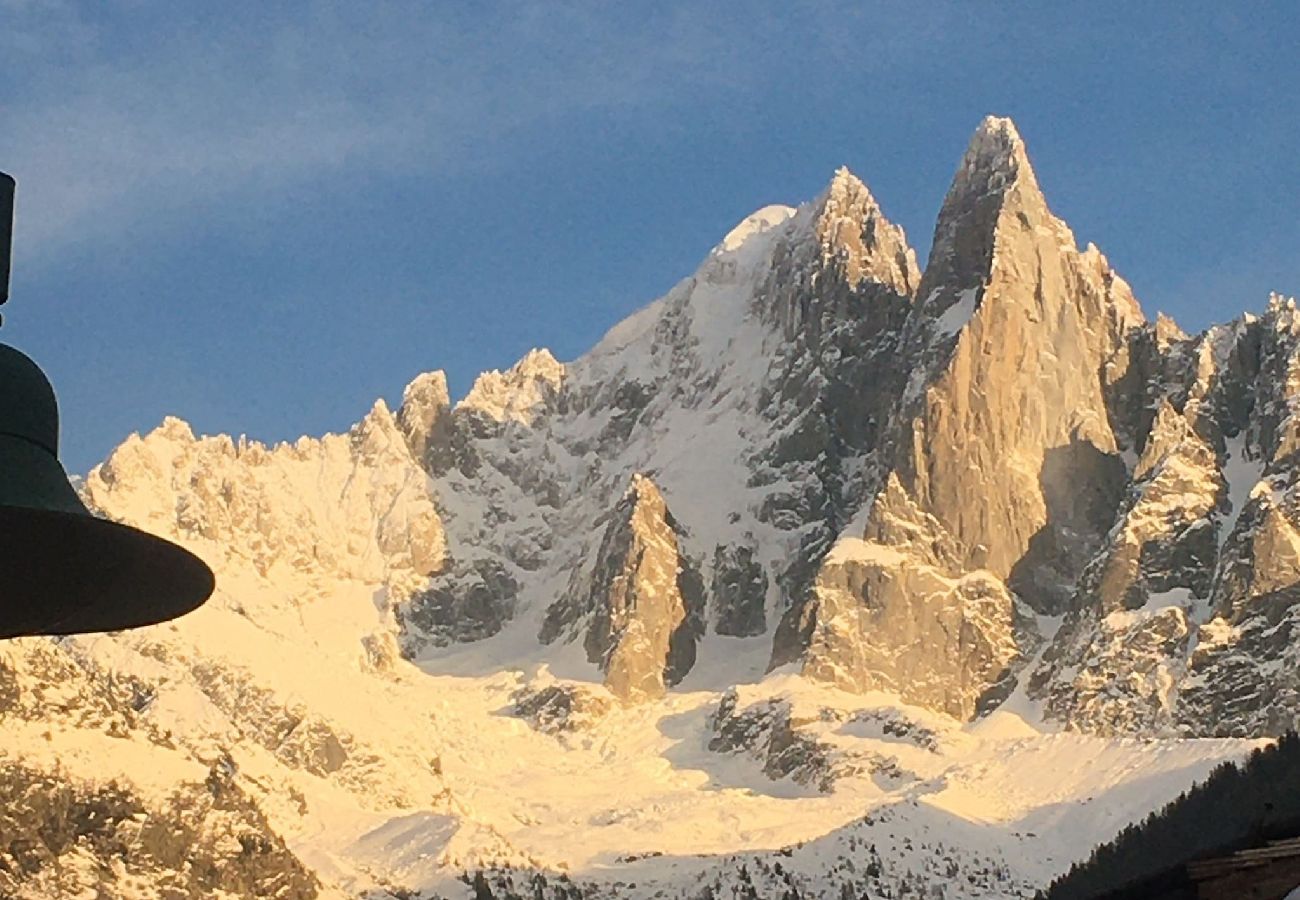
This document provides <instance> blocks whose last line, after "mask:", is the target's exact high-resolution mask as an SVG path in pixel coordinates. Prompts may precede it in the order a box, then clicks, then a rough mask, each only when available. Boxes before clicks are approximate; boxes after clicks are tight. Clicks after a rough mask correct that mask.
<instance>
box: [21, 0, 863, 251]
mask: <svg viewBox="0 0 1300 900" xmlns="http://www.w3.org/2000/svg"><path fill="white" fill-rule="evenodd" d="M606 9H607V8H606V7H602V6H598V5H569V4H553V3H523V4H505V5H501V6H496V7H493V8H492V9H490V10H489V11H488V14H486V15H485V14H483V10H481V9H480V10H476V11H475V13H476V14H475V15H474V16H473V17H471V16H469V15H466V14H459V13H457V12H456V11H455V10H454V9H453V8H452V6H451V5H450V4H434V5H428V6H426V5H414V4H401V3H377V4H366V5H365V6H364V8H362V7H358V6H357V5H354V4H343V3H338V4H334V3H319V4H313V5H311V6H306V7H302V6H298V5H294V6H293V7H292V8H291V9H283V10H275V9H272V8H270V5H266V6H263V5H260V4H238V5H223V6H222V7H221V11H220V12H219V13H215V12H214V13H212V14H209V15H208V16H206V17H203V18H191V17H189V16H188V14H187V13H184V12H182V11H181V9H180V8H177V7H172V6H170V5H167V4H152V3H143V2H142V3H120V4H109V5H107V6H105V7H95V8H94V12H90V11H88V10H89V8H88V7H84V6H71V5H67V4H60V3H42V2H37V0H4V2H3V5H0V16H3V17H4V19H5V20H6V21H5V23H4V26H3V27H0V31H3V33H4V35H5V37H4V38H3V49H4V53H5V56H6V59H7V62H6V64H5V66H4V68H5V70H7V73H8V74H7V76H6V81H8V82H9V88H8V89H7V90H6V91H5V94H6V95H7V99H6V101H5V109H4V120H5V127H4V130H3V133H2V134H0V159H2V160H3V165H4V166H5V167H6V168H8V169H9V170H10V171H13V172H15V173H18V175H19V177H20V182H21V190H22V193H23V197H24V202H23V203H22V204H21V206H20V210H21V214H22V217H23V221H22V227H23V233H24V235H25V240H24V242H23V244H22V245H21V246H20V252H24V253H26V254H30V255H31V256H30V259H29V261H30V262H33V263H36V264H39V263H40V261H41V260H42V259H44V258H48V257H51V256H52V255H53V254H55V253H57V252H58V251H59V250H60V249H62V248H63V247H65V246H67V245H68V244H73V243H77V242H82V241H90V240H96V239H101V238H107V237H111V236H113V235H115V234H119V235H120V234H121V233H122V232H123V231H126V232H131V233H136V232H138V230H139V229H140V228H142V227H148V226H146V225H145V223H146V222H148V221H149V220H150V218H151V217H153V216H158V217H159V219H158V223H159V224H162V223H165V222H166V221H167V218H168V216H169V215H176V214H184V212H185V211H187V210H196V209H205V208H209V207H210V206H211V205H212V204H214V203H220V202H221V201H223V200H227V199H235V200H239V201H241V202H243V201H246V200H247V199H248V197H249V196H250V195H251V194H254V193H256V194H265V193H266V192H268V191H269V190H273V189H274V188H275V187H277V186H280V185H284V184H286V183H290V184H291V183H294V182H299V181H302V180H308V179H314V178H320V177H322V176H328V175H330V174H331V173H335V172H339V171H342V170H344V169H345V168H347V167H367V168H370V169H377V170H380V171H399V172H400V171H418V170H423V171H427V172H434V171H443V172H445V171H446V170H448V169H454V168H456V167H459V166H466V165H485V164H492V163H493V161H494V160H500V158H501V150H500V146H501V145H502V143H503V138H505V137H506V136H508V135H511V134H512V133H515V132H518V131H519V130H521V129H527V128H529V127H531V126H533V125H535V124H537V123H542V122H548V121H554V120H560V119H563V118H564V117H565V116H568V115H573V114H581V113H584V112H590V111H592V110H601V109H606V110H610V111H615V112H617V111H619V110H636V109H638V108H644V107H647V106H656V105H665V104H667V105H671V104H672V103H674V102H675V101H676V100H677V99H679V98H682V97H691V96H696V95H698V93H699V92H712V93H715V94H718V93H721V94H726V93H728V92H731V93H743V92H745V91H749V90H753V89H756V88H757V87H759V86H761V84H762V83H764V82H766V81H768V80H770V79H773V78H779V77H786V76H785V74H784V73H785V70H786V68H787V66H788V62H787V60H785V59H783V58H782V57H781V56H780V55H774V54H773V53H772V52H771V48H772V47H774V46H777V45H779V44H780V43H781V42H782V40H786V41H787V42H788V39H789V38H790V34H789V31H790V26H789V19H788V18H785V19H780V20H778V19H776V18H772V17H764V16H762V15H754V16H752V17H750V18H746V19H743V20H742V19H739V18H738V19H737V20H736V21H734V22H730V23H729V24H728V26H727V27H726V28H722V27H719V19H718V16H717V15H716V11H712V10H707V9H705V8H704V7H685V8H681V9H676V10H671V11H668V12H664V13H662V14H658V15H653V14H652V15H638V16H627V17H626V18H624V17H620V16H612V15H610V14H609V13H608V12H606V11H605V10H606ZM853 14H854V13H853V12H852V11H851V9H850V8H845V9H842V10H839V9H832V8H831V7H830V6H828V5H825V4H817V5H810V6H809V7H808V9H807V15H806V17H804V19H803V21H804V22H805V23H806V33H805V37H806V38H807V39H808V40H809V41H813V42H819V41H820V42H823V46H824V49H825V51H826V53H827V54H835V53H840V52H845V51H846V49H847V48H842V47H840V48H837V46H836V41H837V40H840V38H838V37H837V34H838V33H839V32H837V30H836V29H835V28H833V27H832V23H833V22H834V21H835V20H836V17H837V16H839V15H844V16H850V15H853ZM880 49H881V53H885V52H887V50H888V48H883V47H882V48H880ZM877 56H878V57H879V56H880V54H877ZM879 62H881V63H883V62H884V60H883V59H879Z"/></svg>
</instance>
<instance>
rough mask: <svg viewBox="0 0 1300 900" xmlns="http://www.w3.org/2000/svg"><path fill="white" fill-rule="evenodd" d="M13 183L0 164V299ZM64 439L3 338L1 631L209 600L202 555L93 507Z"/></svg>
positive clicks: (66, 629)
mask: <svg viewBox="0 0 1300 900" xmlns="http://www.w3.org/2000/svg"><path fill="white" fill-rule="evenodd" d="M14 190H15V183H14V180H13V178H11V177H10V176H8V175H5V174H4V173H3V172H0V304H2V303H4V302H5V301H7V300H8V299H9V272H10V259H11V250H12V246H13V211H14ZM58 442H59V412H58V406H57V403H56V401H55V397H54V389H53V388H52V387H51V386H50V382H49V380H48V379H47V378H46V377H45V373H44V372H42V371H41V369H40V367H39V366H37V365H36V363H34V362H33V361H32V360H31V359H30V358H29V357H27V356H26V355H25V354H23V353H22V352H20V351H18V350H15V349H14V348H13V347H10V346H8V345H7V344H0V638H11V637H19V636H21V635H35V634H50V635H58V634H78V633H82V632H93V631H118V630H121V629H124V628H138V627H140V626H143V625H153V624H156V623H158V622H163V621H166V620H168V619H174V618H176V617H177V616H181V615H184V614H185V613H187V612H190V611H191V610H193V609H195V608H197V607H198V606H200V605H201V604H202V603H203V602H204V601H205V600H207V599H208V597H209V596H211V594H212V591H213V589H214V588H215V586H216V582H215V579H214V577H213V575H212V570H211V569H209V568H208V566H207V564H206V563H204V562H203V560H201V559H199V558H198V557H197V556H195V555H194V554H193V553H190V552H189V551H188V550H186V549H184V548H183V547H180V546H177V545H176V544H173V543H171V542H170V541H166V540H163V539H162V538H160V537H157V536H155V535H152V534H149V533H147V532H144V531H140V530H139V529H137V528H132V527H130V526H127V525H122V524H119V523H117V522H110V521H108V520H106V519H100V518H98V517H96V516H93V515H91V513H90V511H89V510H88V509H86V506H85V504H84V503H82V502H81V498H80V497H79V496H77V492H76V491H75V490H74V489H73V487H72V485H71V484H69V482H68V477H67V475H66V474H65V473H64V471H63V466H62V465H61V464H60V463H59V458H58V449H59V447H58Z"/></svg>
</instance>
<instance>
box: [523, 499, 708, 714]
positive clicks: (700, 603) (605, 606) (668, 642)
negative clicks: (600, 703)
mask: <svg viewBox="0 0 1300 900" xmlns="http://www.w3.org/2000/svg"><path fill="white" fill-rule="evenodd" d="M678 529H679V526H678V524H677V522H676V521H675V520H674V519H673V517H672V515H671V514H670V513H669V512H668V507H667V505H666V504H665V503H664V498H663V494H661V493H660V492H659V489H658V488H657V487H655V485H654V483H653V482H652V481H650V479H648V478H646V477H645V476H643V475H634V476H633V477H632V483H631V484H630V485H629V486H628V489H627V492H626V494H624V496H623V499H622V500H621V501H620V502H619V504H618V506H617V507H615V509H614V513H613V516H612V517H611V519H610V522H609V524H608V525H607V526H606V529H605V536H604V538H603V540H602V541H601V545H600V551H599V553H598V554H597V556H596V560H595V564H594V565H593V567H592V568H591V570H590V571H588V572H579V573H577V574H576V575H575V578H574V580H573V582H572V584H571V585H570V589H569V593H568V595H567V596H566V597H564V598H563V599H561V600H560V601H558V602H557V603H556V604H555V605H554V606H552V607H551V608H550V610H548V612H547V617H546V621H545V623H544V624H543V626H542V634H541V638H542V640H543V641H546V642H550V641H552V640H554V639H555V638H557V637H559V636H560V635H561V634H563V633H564V632H566V631H567V632H569V633H572V632H573V631H574V630H575V629H579V628H581V629H583V630H584V636H583V647H584V649H585V650H586V652H587V658H588V660H589V661H590V662H592V663H595V664H596V665H597V666H599V668H600V670H601V671H602V672H603V673H604V675H605V686H606V687H608V688H609V690H610V691H611V693H613V694H614V696H616V697H618V698H619V699H621V700H625V701H638V700H647V699H654V698H657V697H661V696H663V693H664V690H665V689H666V687H667V686H668V685H672V684H675V683H676V682H678V681H680V680H681V679H682V677H683V676H685V675H686V673H687V672H689V671H690V669H691V667H692V666H693V665H695V644H696V642H697V641H698V640H699V638H700V636H701V635H702V634H703V631H704V623H703V611H704V591H703V585H702V584H701V582H700V577H699V574H698V572H697V571H696V570H695V567H694V565H693V564H692V563H691V562H690V560H688V559H686V558H685V557H683V556H682V555H681V552H680V549H679V540H678Z"/></svg>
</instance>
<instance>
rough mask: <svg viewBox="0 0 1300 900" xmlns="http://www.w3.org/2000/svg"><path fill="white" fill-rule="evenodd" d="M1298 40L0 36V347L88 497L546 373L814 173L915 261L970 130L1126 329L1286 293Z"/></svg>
mask: <svg viewBox="0 0 1300 900" xmlns="http://www.w3.org/2000/svg"><path fill="white" fill-rule="evenodd" d="M1296 9H1297V7H1296V5H1295V4H1292V3H1276V4H1268V3H1252V4H1223V3H1221V2H1220V3H1196V2H1180V3H1133V2H1125V3H1107V2H1094V3H1089V4H1083V5H1078V4H1056V3H1039V4H1030V3H1018V2H1007V3H1001V4H991V3H952V4H949V3H923V2H921V3H837V2H824V3H822V2H803V0H784V2H779V3H740V2H735V3H725V4H723V3H707V2H697V3H685V4H680V5H674V4H669V3H656V4H636V3H628V4H598V3H591V4H584V3H561V2H545V3H537V2H518V3H490V2H486V3H463V4H462V3H423V4H417V3H401V2H384V0H378V2H368V3H364V4H357V3H342V2H339V3H329V2H324V3H309V2H296V3H275V2H241V0H229V2H223V3H220V4H209V3H197V2H180V3H177V2H167V3H165V2H153V0H121V2H115V0H104V2H96V3H90V2H86V3H81V4H78V3H72V2H56V0H51V2H45V0H0V122H2V123H3V125H2V126H0V169H3V170H5V171H8V172H10V173H12V174H13V175H14V176H15V177H16V178H17V179H18V182H19V188H18V190H19V194H18V203H19V210H18V230H17V246H16V248H15V273H14V278H13V299H12V300H11V302H10V304H9V306H8V307H7V308H6V311H5V327H4V329H3V331H2V332H0V338H3V339H4V340H6V341H8V342H10V343H13V344H14V345H16V346H18V347H20V348H22V349H24V350H26V351H27V352H28V353H30V354H31V355H33V356H34V357H35V358H36V359H37V360H38V362H40V363H41V365H42V366H43V367H44V368H45V369H46V371H47V372H48V373H49V374H50V376H51V378H52V380H53V381H54V384H55V387H56V389H57V390H58V392H59V396H60V401H61V404H62V408H63V456H64V461H65V464H66V465H67V467H68V468H69V469H70V470H72V471H85V470H86V469H88V468H89V467H90V466H91V465H92V464H93V463H94V462H96V461H97V460H99V459H100V458H102V457H103V456H104V455H105V454H106V453H107V452H108V451H109V450H110V449H111V448H112V447H113V446H114V445H116V444H117V443H118V442H120V440H121V439H122V438H123V437H124V436H125V435H127V434H128V433H130V432H131V431H135V430H148V429H150V428H152V427H153V426H154V425H156V424H157V423H158V421H160V419H161V418H162V417H163V416H164V415H166V414H169V413H170V414H176V415H180V416H181V417H182V418H185V419H187V420H189V421H190V422H192V423H193V424H194V426H195V428H196V430H198V431H201V432H208V433H214V432H218V431H226V432H232V433H235V434H238V433H247V434H249V435H250V436H252V437H257V438H262V439H270V440H279V439H285V438H294V437H296V436H297V435H299V434H303V433H309V434H318V433H321V432H323V431H326V430H339V429H343V428H346V427H347V426H348V425H349V424H350V423H351V422H353V421H355V420H356V419H357V418H358V417H359V416H360V415H361V414H362V413H363V412H364V410H365V409H367V408H368V407H369V405H370V403H371V402H372V401H373V400H374V398H376V397H379V396H382V397H385V398H387V399H388V400H389V401H390V402H394V403H395V402H396V401H397V400H398V399H399V398H400V395H401V389H402V387H403V385H405V384H406V382H407V381H409V380H410V379H411V378H412V377H413V376H414V375H416V374H417V373H418V372H421V371H424V370H428V369H434V368H442V369H446V370H447V372H448V375H449V377H450V380H451V385H452V389H453V393H455V394H460V393H463V392H464V391H465V390H466V389H468V386H469V384H470V382H471V381H472V379H473V377H474V375H475V374H476V373H477V372H479V371H481V370H483V369H486V368H500V367H505V366H508V365H509V364H511V363H512V362H513V361H514V360H515V359H517V358H518V357H519V356H521V355H522V354H523V353H524V352H525V351H526V350H528V349H529V348H530V347H532V346H547V347H550V348H551V349H552V350H553V351H554V352H555V353H556V355H557V356H559V357H560V358H561V359H568V358H572V357H574V356H576V355H578V354H580V353H581V352H582V351H583V350H585V349H586V348H587V347H589V346H590V345H591V344H592V343H594V342H595V341H596V340H597V339H598V338H599V336H600V334H601V333H603V332H604V330H605V329H606V328H608V327H609V326H610V325H612V324H614V323H615V322H616V321H618V320H619V319H620V318H622V317H623V316H624V315H626V314H627V313H629V312H631V311H632V310H634V309H636V308H637V307H639V306H641V305H643V304H644V303H646V302H648V301H649V300H651V299H653V298H654V297H656V296H658V295H659V294H661V293H663V292H664V291H665V290H667V289H668V288H669V287H670V286H671V285H672V284H673V283H674V282H675V281H677V280H678V279H679V278H681V277H684V276H686V275H688V274H690V272H692V271H693V270H694V268H695V266H696V264H697V263H698V262H699V260H700V259H701V258H702V257H703V255H704V254H705V253H706V252H707V251H708V249H709V248H710V247H711V246H712V245H713V244H714V243H716V242H717V240H718V239H720V238H721V236H722V235H723V234H724V233H725V232H726V231H727V230H728V229H729V228H730V227H731V226H732V225H733V224H734V223H735V222H736V221H738V220H739V219H741V218H743V217H744V216H745V215H746V214H747V213H748V212H750V211H751V210H753V209H755V208H757V207H760V206H763V205H766V204H769V203H777V202H783V203H792V204H793V203H797V202H800V201H803V200H806V199H809V198H811V197H812V196H814V195H815V194H816V193H818V191H819V190H820V189H821V188H822V187H823V185H824V184H825V183H826V181H828V180H829V178H830V175H831V173H832V172H833V171H834V169H835V168H836V167H837V166H839V165H842V164H843V165H848V166H849V167H850V168H851V169H853V170H854V171H855V172H856V173H857V174H858V175H859V176H861V177H862V178H863V179H864V180H866V182H867V183H868V184H869V185H870V186H871V188H872V190H873V192H874V193H875V194H876V196H877V198H878V199H879V200H880V202H881V204H882V205H883V206H884V208H885V212H886V214H887V215H888V216H890V217H891V218H892V219H893V220H894V221H896V222H899V223H900V224H902V225H903V226H904V227H905V228H906V229H907V231H908V235H909V237H910V239H911V240H912V242H913V244H914V245H915V246H916V247H917V249H918V253H919V254H920V255H921V258H922V260H924V256H925V253H926V251H928V248H929V243H930V233H931V229H932V227H933V223H934V217H935V215H936V213H937V211H938V207H939V204H940V202H941V200H942V197H943V194H944V192H945V191H946V189H947V186H948V183H949V180H950V179H951V176H952V172H953V169H954V167H955V166H956V163H957V161H958V159H959V158H960V156H961V153H962V151H963V149H964V148H965V145H966V141H967V140H968V138H969V136H970V133H971V131H972V130H973V129H974V128H975V126H976V125H977V124H978V122H979V120H980V118H981V117H983V116H984V115H985V114H987V113H997V114H1001V115H1010V116H1012V117H1013V118H1014V119H1015V120H1016V122H1017V124H1018V125H1019V127H1020V131H1021V133H1022V135H1023V136H1024V137H1025V139H1026V141H1027V143H1028V145H1029V150H1030V155H1031V158H1032V159H1033V161H1034V165H1035V168H1036V171H1037V172H1038V176H1039V180H1040V182H1041V183H1042V185H1043V187H1044V190H1045V192H1046V193H1047V196H1048V200H1049V202H1050V203H1051V205H1052V206H1053V208H1054V209H1055V210H1056V212H1057V213H1058V214H1060V215H1062V216H1063V217H1064V218H1065V219H1066V221H1068V222H1069V223H1070V224H1071V225H1072V226H1073V228H1074V230H1075V233H1076V235H1077V236H1078V237H1079V239H1080V241H1093V242H1095V243H1097V244H1098V245H1099V246H1100V247H1101V248H1102V249H1103V251H1105V252H1106V253H1107V255H1108V256H1109V257H1110V259H1111V261H1112V263H1114V264H1115V265H1116V267H1117V268H1118V269H1119V270H1120V272H1122V273H1123V274H1124V275H1125V277H1127V278H1128V279H1129V281H1130V282H1132V284H1133V285H1134V289H1135V291H1136V292H1137V294H1138V296H1139V298H1140V299H1141V300H1142V302H1143V305H1144V308H1145V309H1146V310H1147V312H1148V314H1154V313H1155V312H1156V311H1157V310H1163V311H1166V312H1169V313H1171V314H1173V315H1174V316H1175V317H1176V318H1178V319H1179V321H1180V322H1182V323H1183V324H1184V325H1185V327H1189V328H1200V327H1203V326H1204V325H1206V324H1208V323H1210V322H1212V321H1216V320H1220V319H1224V318H1228V317H1230V316H1232V315H1235V314H1236V313H1237V312H1239V311H1240V310H1242V309H1247V308H1249V309H1259V308H1261V307H1262V306H1263V304H1264V302H1265V299H1266V297H1267V294H1268V292H1269V291H1270V290H1278V291H1282V292H1285V293H1290V294H1295V293H1300V252H1298V248H1300V161H1298V160H1300V156H1298V155H1297V150H1296V148H1297V146H1300V100H1298V99H1297V85H1300V54H1298V53H1297V52H1296V47H1297V46H1300V14H1298V13H1297V12H1296V11H1295V10H1296Z"/></svg>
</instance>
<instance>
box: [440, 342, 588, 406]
mask: <svg viewBox="0 0 1300 900" xmlns="http://www.w3.org/2000/svg"><path fill="white" fill-rule="evenodd" d="M564 371H565V370H564V364H563V363H561V362H559V361H558V360H557V359H556V358H555V357H554V356H552V355H551V351H549V350H547V349H545V348H540V349H536V348H535V349H533V350H529V351H528V352H527V353H526V354H524V356H523V358H522V359H520V360H519V362H517V363H515V364H514V365H513V366H511V367H510V368H509V369H507V370H506V371H504V372H501V371H498V370H496V369H493V370H492V371H490V372H484V373H483V374H482V375H480V376H479V377H478V378H477V379H475V381H474V386H473V387H472V388H470V392H469V393H468V394H467V395H466V396H465V399H464V400H461V401H460V403H458V404H457V405H456V408H457V409H458V410H471V411H475V412H478V413H481V414H482V415H484V416H486V417H488V418H490V419H493V420H495V421H497V422H503V421H506V420H511V421H516V422H522V423H525V424H530V423H531V422H532V421H533V419H534V417H535V416H536V415H537V414H538V413H539V412H540V411H541V410H542V409H543V408H545V406H546V405H547V403H548V402H549V401H550V399H551V398H552V397H553V396H554V395H555V394H556V392H558V391H559V389H560V383H561V382H562V381H563V380H564Z"/></svg>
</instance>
